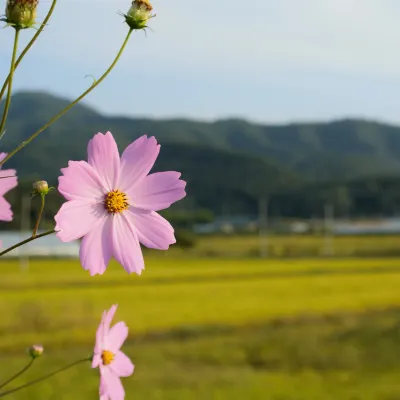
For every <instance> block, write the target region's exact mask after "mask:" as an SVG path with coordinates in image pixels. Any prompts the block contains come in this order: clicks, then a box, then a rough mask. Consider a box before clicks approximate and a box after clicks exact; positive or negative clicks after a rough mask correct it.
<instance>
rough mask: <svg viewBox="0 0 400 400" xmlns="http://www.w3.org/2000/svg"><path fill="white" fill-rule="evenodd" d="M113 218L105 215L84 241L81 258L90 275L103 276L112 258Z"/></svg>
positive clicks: (80, 252) (80, 250)
mask: <svg viewBox="0 0 400 400" xmlns="http://www.w3.org/2000/svg"><path fill="white" fill-rule="evenodd" d="M111 234H112V218H111V217H110V216H108V215H105V216H103V217H102V218H101V222H100V223H98V224H97V226H96V229H92V230H91V231H90V232H89V233H87V234H86V235H85V237H84V238H83V239H82V243H81V247H80V249H79V258H80V260H81V264H82V267H83V268H84V269H85V270H87V271H89V272H90V275H91V276H93V275H96V274H99V275H103V274H104V272H105V270H106V269H107V265H108V263H109V262H110V260H111V257H112V237H111Z"/></svg>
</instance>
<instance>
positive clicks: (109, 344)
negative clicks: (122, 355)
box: [104, 322, 128, 353]
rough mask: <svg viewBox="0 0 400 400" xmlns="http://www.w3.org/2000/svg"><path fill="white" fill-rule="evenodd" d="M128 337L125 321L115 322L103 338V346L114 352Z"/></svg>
mask: <svg viewBox="0 0 400 400" xmlns="http://www.w3.org/2000/svg"><path fill="white" fill-rule="evenodd" d="M127 337H128V327H127V326H126V324H125V322H118V323H117V324H115V325H114V326H113V327H112V328H111V329H110V331H109V332H108V334H107V337H106V338H105V342H104V347H105V348H106V349H107V350H110V351H112V352H113V353H116V352H117V351H118V350H119V349H120V348H121V347H122V345H123V344H124V342H125V340H126V338H127Z"/></svg>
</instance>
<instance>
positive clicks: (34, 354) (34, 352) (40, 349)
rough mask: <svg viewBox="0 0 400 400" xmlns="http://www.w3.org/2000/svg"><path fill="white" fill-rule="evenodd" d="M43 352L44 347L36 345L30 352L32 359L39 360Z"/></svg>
mask: <svg viewBox="0 0 400 400" xmlns="http://www.w3.org/2000/svg"><path fill="white" fill-rule="evenodd" d="M43 351H44V349H43V346H41V345H40V344H34V345H33V346H31V347H30V348H29V351H28V352H29V355H30V356H31V357H32V358H38V357H40V356H41V355H42V354H43Z"/></svg>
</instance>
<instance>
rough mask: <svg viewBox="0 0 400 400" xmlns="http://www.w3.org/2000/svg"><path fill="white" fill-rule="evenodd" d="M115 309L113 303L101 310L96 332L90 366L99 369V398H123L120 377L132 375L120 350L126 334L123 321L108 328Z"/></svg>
mask: <svg viewBox="0 0 400 400" xmlns="http://www.w3.org/2000/svg"><path fill="white" fill-rule="evenodd" d="M116 310H117V305H113V306H112V307H111V308H110V311H108V312H107V311H104V312H103V316H102V318H101V322H100V325H99V327H98V329H97V332H96V344H95V346H94V354H93V361H92V368H99V369H100V400H123V399H124V398H125V390H124V388H123V386H122V383H121V380H120V377H127V376H130V375H132V374H133V371H134V368H135V367H134V365H133V364H132V362H131V360H130V359H129V358H128V357H127V356H126V355H125V354H124V353H122V351H120V348H121V346H122V344H123V343H124V342H125V340H126V338H127V336H128V327H127V326H126V325H125V322H118V323H116V324H115V325H114V326H113V327H112V328H111V329H110V325H111V321H112V319H113V318H114V314H115V311H116Z"/></svg>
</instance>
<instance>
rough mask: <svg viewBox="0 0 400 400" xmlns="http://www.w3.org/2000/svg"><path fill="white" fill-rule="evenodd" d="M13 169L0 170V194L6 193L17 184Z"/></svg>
mask: <svg viewBox="0 0 400 400" xmlns="http://www.w3.org/2000/svg"><path fill="white" fill-rule="evenodd" d="M15 174H16V171H15V169H6V170H4V171H3V170H1V171H0V195H4V194H6V193H7V192H8V191H10V190H11V189H14V188H15V187H16V186H17V185H18V178H17V177H16V176H15Z"/></svg>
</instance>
